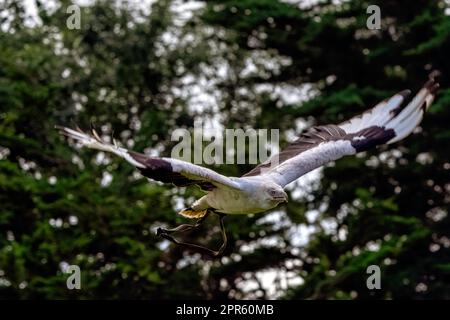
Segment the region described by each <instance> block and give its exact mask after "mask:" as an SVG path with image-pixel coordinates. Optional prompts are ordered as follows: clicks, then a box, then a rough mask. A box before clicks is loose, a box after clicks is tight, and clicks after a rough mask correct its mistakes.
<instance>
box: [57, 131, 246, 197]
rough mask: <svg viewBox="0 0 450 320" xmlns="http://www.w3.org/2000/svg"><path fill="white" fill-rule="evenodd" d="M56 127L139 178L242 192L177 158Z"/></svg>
mask: <svg viewBox="0 0 450 320" xmlns="http://www.w3.org/2000/svg"><path fill="white" fill-rule="evenodd" d="M56 128H57V129H59V130H60V132H61V134H63V135H65V136H68V137H70V138H73V139H75V140H77V141H79V142H81V144H82V145H83V146H86V147H88V148H91V149H96V150H102V151H106V152H111V153H114V154H115V155H117V156H119V157H121V158H123V159H125V160H126V161H128V162H129V163H131V164H132V165H134V166H135V167H136V168H138V169H139V170H140V172H141V173H142V175H144V176H145V177H147V178H150V179H153V180H156V181H161V182H165V183H173V184H174V185H176V186H189V185H198V186H200V187H201V188H202V189H203V190H207V191H209V190H212V189H214V188H216V187H224V188H231V189H237V190H240V189H241V187H240V185H239V183H237V182H236V181H234V179H233V178H229V177H226V176H223V175H221V174H219V173H217V172H215V171H213V170H210V169H207V168H204V167H200V166H197V165H195V164H192V163H189V162H185V161H181V160H178V159H172V158H158V157H149V156H147V155H144V154H142V153H138V152H134V151H130V150H127V149H125V148H122V147H119V146H118V145H117V143H116V142H114V144H109V143H107V142H105V141H103V140H102V139H101V138H100V136H99V135H98V134H97V132H96V131H95V130H92V134H87V133H85V132H83V131H82V130H81V129H79V128H77V129H76V130H73V129H70V128H66V127H60V126H57V127H56Z"/></svg>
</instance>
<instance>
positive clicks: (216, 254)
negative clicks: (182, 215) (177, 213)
mask: <svg viewBox="0 0 450 320" xmlns="http://www.w3.org/2000/svg"><path fill="white" fill-rule="evenodd" d="M213 212H214V213H216V214H217V215H218V216H219V219H220V220H219V221H220V231H221V234H222V240H223V243H222V245H221V246H220V248H219V250H217V251H215V250H211V249H209V248H207V247H204V246H200V245H198V244H194V243H188V242H181V241H178V240H177V239H175V238H174V237H172V236H171V235H170V233H174V232H185V231H188V230H192V229H196V228H198V227H199V226H200V225H201V224H202V223H203V221H204V220H205V219H206V217H207V215H208V214H206V215H205V216H204V217H202V218H201V219H199V220H198V221H197V222H196V223H195V224H194V225H188V224H184V225H180V226H178V227H176V228H173V229H162V228H158V230H157V231H156V234H157V235H159V236H161V237H163V238H164V239H167V240H169V241H171V242H173V243H175V244H177V245H180V246H184V247H187V248H191V249H196V250H200V251H203V252H205V253H207V254H209V255H212V256H213V257H219V256H221V255H222V254H223V251H224V250H225V248H226V247H227V234H226V233H225V226H224V223H223V219H224V218H225V215H224V214H222V213H218V212H215V211H213Z"/></svg>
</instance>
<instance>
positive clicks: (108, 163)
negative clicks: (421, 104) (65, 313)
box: [0, 0, 450, 299]
mask: <svg viewBox="0 0 450 320" xmlns="http://www.w3.org/2000/svg"><path fill="white" fill-rule="evenodd" d="M30 2H31V4H35V5H33V7H35V8H37V11H36V12H35V14H34V17H32V18H30V12H29V8H30ZM138 3H139V2H134V1H132V2H130V3H127V2H121V3H116V2H114V1H96V2H95V3H91V4H89V5H85V6H82V7H81V29H79V30H70V29H68V28H67V26H66V20H67V18H68V17H69V15H70V14H68V13H66V9H67V7H68V6H69V5H70V4H71V3H70V2H69V1H52V2H51V4H53V5H52V6H50V5H49V4H50V2H48V1H27V4H26V3H25V2H22V1H12V0H6V1H5V0H3V1H1V2H0V13H1V14H0V19H1V20H0V26H1V29H0V297H1V298H3V299H5V298H6V299H34V298H40V299H42V298H44V299H94V298H100V299H170V298H172V299H173V298H192V299H196V298H201V299H211V298H231V299H242V298H280V299H305V298H312V299H323V298H327V299H390V298H392V299H398V298H402V299H405V298H407V299H437V298H441V299H442V298H444V299H448V298H449V297H450V250H449V247H450V235H449V230H450V229H449V228H450V219H449V217H448V206H449V201H450V182H449V176H450V161H449V157H448V156H449V150H448V148H449V146H450V130H449V123H450V113H449V110H450V109H449V104H450V89H449V77H448V76H449V74H450V64H449V57H450V19H449V10H450V9H449V4H448V1H406V0H403V1H356V0H355V1H345V2H340V1H320V2H318V1H297V2H296V1H289V3H288V1H286V2H281V1H276V0H235V1H207V2H206V1H196V2H195V3H194V4H192V1H186V2H185V1H165V0H162V1H156V2H155V1H153V2H152V1H149V2H148V3H146V4H141V5H137V4H138ZM372 4H377V5H379V6H380V8H381V17H382V23H381V29H380V30H368V29H367V27H366V20H367V18H368V17H369V15H368V14H367V13H366V8H367V7H368V6H369V5H372ZM446 12H447V14H446ZM33 21H34V22H33ZM249 66H251V67H249ZM432 69H438V70H440V71H441V72H442V73H443V76H442V78H441V90H440V93H439V95H438V97H437V99H436V101H435V103H434V104H433V106H432V107H431V109H430V110H429V114H428V115H427V117H426V118H425V119H424V121H423V122H422V124H421V127H420V129H418V130H416V132H415V134H413V135H412V136H410V137H408V138H407V139H406V140H403V141H401V142H399V143H397V144H395V145H392V146H389V147H385V146H383V147H381V148H379V149H378V150H373V151H371V152H367V153H364V154H362V155H360V156H358V157H346V158H344V159H341V160H339V161H337V162H336V163H335V164H332V165H329V166H327V167H326V168H324V169H323V170H318V171H316V172H315V173H314V174H312V175H309V177H310V179H302V180H301V181H302V182H301V184H300V185H293V186H292V188H290V190H291V191H292V192H291V201H290V202H289V204H288V205H285V206H282V207H280V208H278V209H277V210H275V211H273V212H272V213H267V214H264V215H254V216H230V217H227V219H226V226H227V233H228V235H229V247H228V249H227V251H226V254H225V256H224V257H223V258H221V259H211V258H210V257H208V256H202V255H200V254H199V253H195V252H190V251H186V250H184V249H182V248H180V247H174V246H173V245H169V244H168V243H167V242H165V241H161V239H160V238H157V237H156V236H155V235H154V230H155V227H157V226H159V225H174V224H177V223H181V222H185V219H183V218H182V217H180V216H177V215H176V214H175V212H176V211H177V210H176V209H179V208H180V207H183V206H184V205H185V204H186V205H188V204H189V203H190V202H191V201H192V200H193V199H194V197H198V196H200V195H201V194H202V193H201V191H200V190H198V189H197V188H188V189H177V188H173V187H171V186H162V185H160V184H154V183H148V182H147V181H146V180H145V179H141V178H139V176H138V175H136V173H135V170H134V169H133V168H132V167H131V166H130V165H129V164H127V163H125V162H124V161H122V160H120V159H117V158H113V157H111V158H110V157H109V156H104V157H102V156H98V153H96V152H94V151H91V150H82V151H81V152H80V151H79V150H76V149H74V148H73V145H72V146H71V145H70V144H68V143H67V141H66V140H65V139H63V138H62V137H60V136H59V135H58V134H57V132H56V131H55V130H54V129H53V127H54V125H55V124H63V125H69V126H70V125H72V124H73V123H77V124H79V125H80V126H81V127H83V128H88V127H89V124H90V123H91V122H92V123H95V124H96V125H97V126H98V128H99V131H101V132H102V134H104V135H111V134H112V130H114V136H115V137H116V139H117V140H119V141H120V142H121V143H122V144H123V145H125V146H129V147H131V148H133V149H134V150H137V151H144V150H146V151H147V152H159V154H160V155H164V156H170V150H171V147H172V146H173V145H174V142H171V140H170V136H171V133H172V131H173V130H175V129H177V128H192V127H193V123H194V119H204V120H210V119H219V121H220V123H221V124H222V125H223V127H226V128H249V127H251V128H255V129H258V128H279V129H280V130H281V133H282V135H281V138H282V145H285V143H286V140H291V139H292V138H293V137H294V136H295V135H296V134H299V133H300V132H301V130H302V129H303V128H307V127H310V126H311V125H313V124H326V123H333V122H334V123H337V122H339V121H342V120H343V119H345V118H348V117H350V116H353V115H355V114H358V113H360V112H362V111H363V110H365V109H367V108H369V107H371V106H373V105H374V104H376V103H377V102H378V101H380V100H382V99H384V98H386V97H389V96H390V95H392V94H394V93H396V92H397V91H400V90H403V89H406V88H410V89H413V90H417V89H419V88H420V86H421V85H422V84H423V83H424V82H425V81H426V79H427V74H428V73H429V72H430V70H432ZM280 92H281V93H280ZM286 92H288V94H286ZM292 92H294V93H295V94H293V93H292ZM205 97H206V98H205ZM250 167H251V166H249V165H222V166H212V168H213V169H215V170H217V171H219V172H221V173H223V174H227V175H234V176H239V175H241V174H243V173H245V172H246V171H248V170H249V169H250ZM110 178H112V179H110ZM298 190H301V191H302V192H298ZM177 199H178V200H177ZM183 199H184V200H185V201H186V203H185V204H183V203H179V202H180V201H183ZM216 223H217V221H215V220H214V219H213V218H211V220H210V221H209V222H208V224H207V225H206V226H205V227H204V228H203V229H202V230H200V231H198V232H195V233H193V234H191V235H189V236H187V237H186V238H185V240H189V241H197V242H200V243H203V244H208V245H209V246H217V245H218V244H219V241H220V239H219V235H218V234H217V230H216V229H215V228H214V227H213V226H215V225H216ZM71 264H76V265H79V266H80V268H81V271H82V289H81V290H68V289H67V288H66V278H67V275H66V274H64V273H63V270H65V268H67V266H68V265H71ZM373 264H375V265H379V266H380V268H381V273H382V277H381V286H382V288H381V289H380V290H368V289H367V287H366V279H367V277H368V275H367V274H366V268H367V267H368V266H369V265H373Z"/></svg>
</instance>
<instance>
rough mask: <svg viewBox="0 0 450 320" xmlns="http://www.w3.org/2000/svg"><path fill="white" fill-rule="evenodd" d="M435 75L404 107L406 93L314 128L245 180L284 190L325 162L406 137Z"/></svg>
mask: <svg viewBox="0 0 450 320" xmlns="http://www.w3.org/2000/svg"><path fill="white" fill-rule="evenodd" d="M436 75H437V73H432V74H431V75H430V80H429V81H428V82H427V83H426V84H425V85H424V86H423V88H422V89H421V90H420V91H419V92H418V93H417V95H416V96H415V97H414V98H413V99H412V100H411V102H410V103H408V104H407V105H406V106H405V105H404V104H403V102H404V101H405V99H406V97H407V96H408V95H409V94H410V91H409V90H405V91H402V92H400V93H398V94H396V95H394V96H393V97H391V98H390V99H387V100H384V101H382V102H380V103H379V104H378V105H376V106H375V107H374V108H372V109H370V110H368V111H366V112H364V113H363V114H361V115H359V116H356V117H353V118H351V119H350V120H349V121H346V122H344V123H341V124H338V125H325V126H319V127H314V128H312V129H310V130H309V131H308V132H306V133H304V134H302V135H301V136H300V137H299V138H298V139H297V140H296V141H294V142H293V143H291V144H290V145H288V147H287V148H286V149H284V150H282V151H281V153H280V154H278V155H276V156H275V157H273V158H270V159H269V160H268V161H266V162H265V163H262V164H260V165H259V166H257V167H255V168H254V169H253V170H252V171H250V172H248V173H247V174H245V175H244V177H246V176H256V175H262V176H264V177H266V178H269V179H271V180H272V181H274V182H275V183H278V184H279V185H281V186H283V187H284V186H285V185H287V184H288V183H290V182H292V181H294V180H296V179H297V178H299V177H300V176H302V175H303V174H305V173H307V172H309V171H311V170H314V169H315V168H318V167H320V166H322V165H324V164H326V163H328V162H331V161H334V160H337V159H339V158H341V157H343V156H346V155H352V154H356V153H358V152H361V151H365V150H368V149H370V148H373V147H375V146H377V145H380V144H390V143H394V142H396V141H399V140H401V139H403V138H405V137H406V136H408V135H409V134H410V133H411V132H412V131H413V130H414V128H415V127H416V126H417V125H418V124H419V123H420V121H421V120H422V118H423V115H424V113H425V111H426V110H427V109H428V108H429V107H430V105H431V103H432V102H433V99H434V97H435V93H436V91H437V89H438V87H439V85H438V83H436V82H435V80H434V78H435V77H436Z"/></svg>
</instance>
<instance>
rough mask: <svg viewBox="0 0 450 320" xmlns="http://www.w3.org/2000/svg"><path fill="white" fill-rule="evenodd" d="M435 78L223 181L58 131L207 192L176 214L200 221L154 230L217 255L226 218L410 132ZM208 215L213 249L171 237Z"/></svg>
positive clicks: (261, 207)
mask: <svg viewBox="0 0 450 320" xmlns="http://www.w3.org/2000/svg"><path fill="white" fill-rule="evenodd" d="M437 75H438V72H433V73H431V74H430V76H429V80H428V81H427V82H426V83H425V85H424V86H423V87H422V88H421V89H420V90H419V91H418V93H417V94H416V95H415V96H414V97H413V98H412V99H411V100H409V102H407V101H406V100H407V98H408V96H409V95H410V94H411V91H410V90H405V91H402V92H399V93H397V94H396V95H394V96H392V97H391V98H388V99H385V100H384V101H382V102H380V103H379V104H377V105H376V106H375V107H374V108H372V109H370V110H367V111H366V112H364V113H362V114H360V115H358V116H355V117H353V118H351V119H350V120H348V121H346V122H343V123H340V124H336V125H335V124H329V125H322V126H316V127H312V128H311V129H309V130H308V131H307V132H305V133H303V134H301V135H300V136H299V137H298V138H297V140H295V141H294V142H292V143H291V144H289V145H288V146H287V147H286V148H285V149H284V150H282V151H281V152H280V153H279V154H278V155H275V156H273V157H271V158H269V159H268V160H267V161H266V162H264V163H262V164H260V165H258V166H256V167H255V168H254V169H253V170H251V171H250V172H248V173H246V174H244V175H243V176H242V177H227V176H224V175H221V174H219V173H217V172H215V171H213V170H211V169H208V168H204V167H201V166H198V165H194V164H192V163H189V162H185V161H181V160H178V159H174V158H163V157H150V156H147V155H145V154H142V153H138V152H134V151H131V150H127V149H125V148H122V147H120V146H119V145H118V144H117V143H116V141H115V140H113V143H107V142H105V141H104V140H103V139H101V138H100V136H99V135H98V133H97V132H96V131H95V130H94V129H92V131H91V133H90V134H87V133H85V132H83V131H82V130H81V129H79V128H76V129H70V128H66V127H61V126H57V128H58V129H59V130H60V132H61V133H62V134H63V135H66V136H68V137H70V138H73V139H75V140H78V141H79V142H81V144H82V145H83V146H85V147H88V148H91V149H96V150H101V151H106V152H110V153H113V154H115V155H117V156H119V157H121V158H123V159H125V160H126V161H128V162H129V163H130V164H131V165H133V166H135V167H136V168H137V169H138V170H139V171H140V172H141V174H142V175H143V176H145V177H147V178H150V179H152V180H156V181H161V182H164V183H172V184H174V185H175V186H178V187H184V186H191V185H197V186H199V187H200V188H201V189H202V190H204V191H205V192H206V194H205V195H204V196H203V197H201V198H200V199H198V200H197V201H195V202H194V203H192V205H191V206H190V207H188V208H186V209H184V210H182V211H180V212H179V214H180V215H182V216H184V217H187V218H195V219H198V220H197V221H196V223H194V224H182V225H179V226H177V227H175V228H172V229H164V228H158V230H157V234H158V235H159V236H162V237H164V238H166V239H168V240H170V241H172V242H174V243H176V244H181V245H184V246H188V247H191V248H195V249H200V250H203V251H205V252H207V253H209V254H212V255H213V256H219V255H221V254H222V253H223V251H224V249H225V247H226V244H227V237H226V233H225V228H224V224H223V218H224V216H225V215H228V214H255V213H261V212H265V211H267V210H270V209H272V208H275V207H276V206H278V205H279V204H280V203H283V202H287V201H288V195H287V194H286V192H285V191H284V188H285V186H286V185H288V184H289V183H291V182H293V181H295V180H296V179H298V178H299V177H301V176H302V175H304V174H305V173H307V172H309V171H311V170H314V169H316V168H318V167H320V166H323V165H325V164H327V163H329V162H331V161H335V160H337V159H339V158H342V157H343V156H347V155H355V154H356V153H358V152H362V151H366V150H369V149H372V148H374V147H376V146H378V145H382V144H392V143H394V142H397V141H399V140H401V139H403V138H405V137H406V136H408V135H409V134H410V133H411V132H413V130H414V128H416V126H417V125H418V124H419V123H420V122H421V120H422V118H423V115H424V113H425V112H426V110H427V109H428V108H429V107H430V105H431V103H432V102H433V100H434V98H435V94H436V91H437V89H438V88H439V84H438V83H437V82H436V80H435V78H436V77H437ZM274 161H276V162H274ZM274 163H276V165H273V164H274ZM210 212H213V213H216V214H218V215H219V217H220V227H221V234H222V239H223V243H222V245H221V247H220V248H219V249H218V250H217V251H214V250H212V249H209V248H206V247H203V246H200V245H197V244H192V243H185V242H180V241H179V240H177V239H175V238H174V237H173V236H172V234H174V233H181V232H186V231H189V230H193V229H195V228H198V227H199V226H200V225H201V224H202V223H203V221H204V220H205V219H206V217H207V216H208V214H209V213H210Z"/></svg>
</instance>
